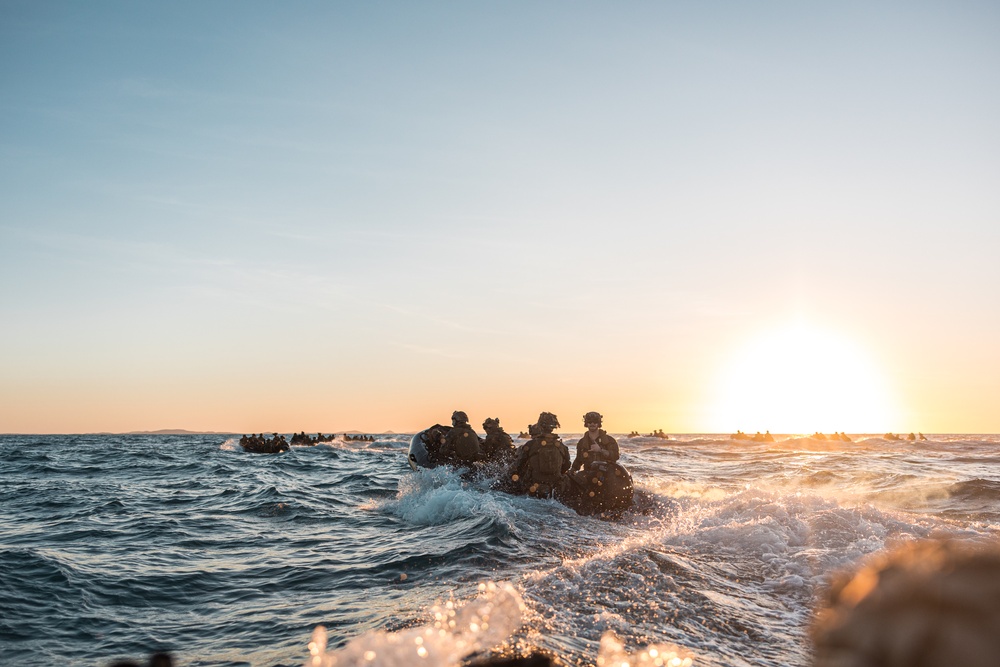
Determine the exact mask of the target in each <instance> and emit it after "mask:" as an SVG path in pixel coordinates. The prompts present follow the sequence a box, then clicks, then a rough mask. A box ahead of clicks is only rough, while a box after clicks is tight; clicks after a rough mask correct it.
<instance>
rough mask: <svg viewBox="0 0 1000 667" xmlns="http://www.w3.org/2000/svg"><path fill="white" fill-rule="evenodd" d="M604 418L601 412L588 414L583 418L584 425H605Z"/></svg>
mask: <svg viewBox="0 0 1000 667" xmlns="http://www.w3.org/2000/svg"><path fill="white" fill-rule="evenodd" d="M603 419H604V416H603V415H601V413H600V412H588V413H587V414H585V415H584V416H583V423H584V425H587V424H597V425H598V426H600V425H601V424H602V423H603Z"/></svg>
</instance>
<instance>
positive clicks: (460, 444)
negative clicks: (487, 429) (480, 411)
mask: <svg viewBox="0 0 1000 667" xmlns="http://www.w3.org/2000/svg"><path fill="white" fill-rule="evenodd" d="M440 455H441V458H442V459H444V460H445V461H447V462H449V463H455V464H457V465H464V464H470V463H475V462H476V461H478V460H480V459H481V458H482V451H481V450H480V447H479V436H478V435H476V432H475V431H473V430H472V427H471V426H469V416H468V415H467V414H465V413H464V412H462V411H461V410H456V411H455V412H453V413H452V415H451V430H450V431H448V433H447V434H446V435H445V436H444V437H443V440H442V443H441V452H440Z"/></svg>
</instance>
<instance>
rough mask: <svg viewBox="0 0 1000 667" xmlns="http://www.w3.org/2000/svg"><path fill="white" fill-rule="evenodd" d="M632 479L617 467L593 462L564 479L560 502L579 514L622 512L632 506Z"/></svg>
mask: <svg viewBox="0 0 1000 667" xmlns="http://www.w3.org/2000/svg"><path fill="white" fill-rule="evenodd" d="M632 496H633V488H632V475H630V474H629V472H628V470H626V469H625V468H623V467H622V466H621V465H619V464H617V463H610V462H607V461H595V462H594V463H591V464H590V465H588V466H587V467H586V468H584V469H583V470H578V471H577V472H575V473H571V474H569V475H567V476H566V483H565V485H564V487H563V490H562V493H561V494H560V500H562V502H563V503H565V504H566V505H568V506H570V507H572V508H573V509H574V510H576V511H577V513H579V514H585V515H589V514H600V513H604V512H621V511H624V510H627V509H629V508H630V507H632V504H633V498H632Z"/></svg>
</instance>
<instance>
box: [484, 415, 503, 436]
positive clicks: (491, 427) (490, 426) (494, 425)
mask: <svg viewBox="0 0 1000 667" xmlns="http://www.w3.org/2000/svg"><path fill="white" fill-rule="evenodd" d="M498 428H500V420H499V419H496V418H494V417H487V418H486V421H484V422H483V429H485V431H486V432H487V433H492V432H493V431H495V430H497V429H498Z"/></svg>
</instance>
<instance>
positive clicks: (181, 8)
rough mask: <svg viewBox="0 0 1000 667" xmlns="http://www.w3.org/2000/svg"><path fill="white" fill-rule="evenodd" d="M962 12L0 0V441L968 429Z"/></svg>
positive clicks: (990, 221) (978, 231)
mask: <svg viewBox="0 0 1000 667" xmlns="http://www.w3.org/2000/svg"><path fill="white" fill-rule="evenodd" d="M998 35H1000V4H997V3H995V2H935V3H929V2H913V3H871V2H856V3H852V2H838V3H797V2H762V3H742V2H710V3H703V2H686V3H667V2H607V3H595V2H503V3H501V2H494V3H488V2H431V3H410V2H394V3H393V2H364V3H360V2H358V3H349V2H280V3H275V2H221V1H220V2H176V3H148V2H144V3H137V2H103V1H102V2H69V3H59V2H35V1H25V2H13V1H10V0H0V118H2V122H0V317H2V326H0V432H5V433H76V432H92V431H115V432H118V431H130V430H153V429H162V428H183V429H190V430H218V431H234V432H237V433H249V432H257V431H284V432H289V431H293V430H294V431H298V430H305V431H307V432H316V431H324V432H330V431H337V430H345V429H359V430H365V431H373V432H379V431H384V430H395V431H413V430H416V429H419V428H422V427H425V426H427V425H430V424H433V423H434V422H443V423H447V420H448V419H449V417H450V415H451V412H452V410H455V409H462V410H465V411H466V412H468V413H469V415H470V417H471V418H472V421H473V424H474V425H476V426H478V425H479V424H480V423H481V422H482V420H483V419H484V418H486V417H499V418H500V419H501V421H502V423H503V424H504V426H505V427H506V428H507V430H508V431H511V432H514V433H516V432H517V431H519V430H521V429H524V428H526V426H527V424H528V423H529V422H530V421H534V419H535V418H537V416H538V413H539V412H540V411H542V410H547V411H552V412H555V413H556V414H558V415H559V417H560V419H561V422H562V427H563V428H562V430H563V431H567V432H572V431H577V432H578V431H580V430H582V429H583V426H582V424H581V421H580V420H581V415H583V413H584V412H586V411H588V410H598V411H600V412H602V413H603V414H604V415H605V417H606V420H605V424H606V426H607V428H608V429H609V430H611V431H615V432H624V431H630V430H632V429H636V430H640V431H644V432H645V431H649V430H651V429H654V428H662V429H664V430H666V431H667V432H674V433H679V432H683V433H688V432H728V431H733V430H736V429H743V430H746V431H751V432H752V431H756V430H761V431H763V430H765V429H770V430H771V431H772V432H781V433H784V432H812V431H814V430H821V431H827V432H829V431H834V430H836V431H847V432H849V433H852V432H854V433H856V432H883V431H888V430H892V431H903V432H909V431H923V432H925V433H940V432H970V433H982V432H998V431H1000V39H998Z"/></svg>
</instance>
